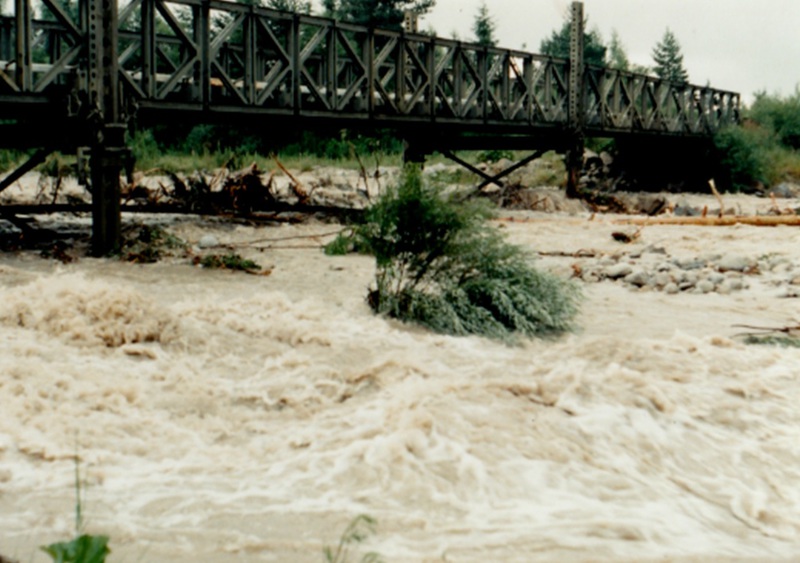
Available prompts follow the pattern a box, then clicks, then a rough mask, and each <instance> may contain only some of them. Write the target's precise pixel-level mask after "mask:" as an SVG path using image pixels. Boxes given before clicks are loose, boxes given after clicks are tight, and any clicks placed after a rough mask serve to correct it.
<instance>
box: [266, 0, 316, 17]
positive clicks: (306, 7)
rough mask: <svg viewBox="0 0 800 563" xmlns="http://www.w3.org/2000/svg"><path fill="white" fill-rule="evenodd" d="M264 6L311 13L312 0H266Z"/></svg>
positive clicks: (285, 10)
mask: <svg viewBox="0 0 800 563" xmlns="http://www.w3.org/2000/svg"><path fill="white" fill-rule="evenodd" d="M264 6H265V7H267V8H271V9H273V10H281V11H284V12H295V13H298V14H310V13H311V2H310V1H307V0H266V1H265V2H264Z"/></svg>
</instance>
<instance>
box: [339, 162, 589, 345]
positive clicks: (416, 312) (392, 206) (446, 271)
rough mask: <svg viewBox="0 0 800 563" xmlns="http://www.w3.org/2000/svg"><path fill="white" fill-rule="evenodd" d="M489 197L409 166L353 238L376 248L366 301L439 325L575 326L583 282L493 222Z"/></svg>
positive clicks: (455, 330) (543, 330) (504, 332)
mask: <svg viewBox="0 0 800 563" xmlns="http://www.w3.org/2000/svg"><path fill="white" fill-rule="evenodd" d="M489 216H490V210H489V209H488V208H487V207H486V206H485V204H484V203H483V202H477V201H471V200H468V201H461V200H457V199H455V198H454V197H452V196H446V195H445V194H443V193H442V190H441V189H439V188H438V187H436V186H433V185H430V184H428V183H426V182H425V181H424V179H423V177H422V175H421V173H420V171H419V169H418V168H416V167H411V166H410V167H407V169H406V171H405V173H404V176H403V178H402V179H401V181H400V182H399V185H398V186H397V187H395V188H393V189H390V190H388V191H387V192H386V193H385V194H384V195H383V196H382V197H381V198H380V200H379V201H378V202H376V204H375V205H373V206H372V207H370V208H369V209H368V210H367V213H366V218H365V221H364V223H363V224H362V225H360V226H358V227H357V228H356V229H355V232H354V235H353V238H354V241H355V244H356V245H357V246H359V247H360V248H362V249H367V250H368V251H369V252H370V253H371V254H373V255H374V256H375V261H376V266H377V272H376V276H375V286H374V287H373V288H372V289H371V291H370V294H369V299H368V301H369V303H370V305H371V307H372V308H373V309H374V310H375V311H376V312H378V313H381V314H385V315H388V316H390V317H394V318H397V319H400V320H403V321H410V322H416V323H419V324H421V325H423V326H426V327H428V328H430V329H432V330H434V331H436V332H442V333H447V334H455V335H466V334H480V335H484V336H489V337H493V338H508V337H510V336H512V335H513V334H515V333H517V334H522V335H526V336H537V335H544V334H549V333H555V332H561V331H565V330H568V329H570V328H571V326H572V320H573V318H574V316H575V314H576V313H577V304H578V299H579V294H578V290H577V288H576V287H575V286H573V285H572V284H571V283H569V282H567V281H564V280H561V279H559V278H557V277H555V276H553V275H551V274H547V273H542V272H539V271H537V270H536V269H535V268H534V267H533V265H532V263H531V257H530V256H529V255H528V254H527V252H526V251H525V250H523V249H522V248H520V247H518V246H514V245H512V244H509V243H508V242H506V241H505V240H504V239H503V238H502V236H501V235H500V233H499V232H498V231H497V230H496V229H495V228H493V227H491V226H490V225H488V223H487V221H486V220H487V219H488V218H489Z"/></svg>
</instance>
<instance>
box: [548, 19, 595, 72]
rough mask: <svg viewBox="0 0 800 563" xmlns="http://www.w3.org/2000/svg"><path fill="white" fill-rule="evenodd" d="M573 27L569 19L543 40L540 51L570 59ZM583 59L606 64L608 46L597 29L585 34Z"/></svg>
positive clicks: (592, 63)
mask: <svg viewBox="0 0 800 563" xmlns="http://www.w3.org/2000/svg"><path fill="white" fill-rule="evenodd" d="M571 27H572V24H571V23H570V20H569V19H567V20H566V21H565V22H564V25H562V26H561V29H558V30H554V31H553V33H552V34H551V35H550V37H548V38H546V39H544V40H542V43H541V46H540V47H539V51H540V52H541V53H542V54H543V55H549V56H551V57H558V58H561V59H568V58H569V44H570V30H571ZM583 59H584V62H585V63H586V64H590V65H595V66H604V65H605V63H606V46H605V45H604V44H603V39H602V37H600V33H599V32H598V31H597V30H592V31H591V32H589V33H586V32H584V34H583Z"/></svg>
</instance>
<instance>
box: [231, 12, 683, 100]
mask: <svg viewBox="0 0 800 563" xmlns="http://www.w3.org/2000/svg"><path fill="white" fill-rule="evenodd" d="M241 1H243V2H247V3H255V4H260V5H263V6H265V7H267V8H272V9H275V10H283V11H288V12H298V13H303V14H311V12H312V5H311V2H310V1H308V0H241ZM435 5H436V0H323V3H322V15H323V16H325V17H332V18H337V19H340V20H343V21H349V22H352V23H356V24H360V25H366V26H374V27H380V28H384V29H394V30H400V29H402V27H403V21H404V19H405V14H406V13H409V12H410V13H412V14H415V15H417V16H421V15H424V14H426V13H428V12H430V11H431V10H432V9H433V8H434V6H435ZM472 34H473V37H472V38H470V39H471V40H473V41H474V42H475V43H478V44H479V45H485V46H487V47H495V46H497V44H498V40H497V22H496V21H495V19H494V17H493V16H492V14H491V13H490V11H489V7H488V5H487V4H486V2H485V1H483V2H481V4H480V5H479V6H478V10H477V12H476V13H475V15H474V18H473V23H472ZM569 40H570V20H569V18H568V17H566V18H565V19H564V23H563V25H562V26H561V27H560V28H559V29H556V30H553V32H552V34H551V35H550V36H549V37H546V38H544V39H543V40H542V42H541V44H540V46H539V52H540V53H541V54H543V55H548V56H551V57H559V58H569ZM652 57H653V65H652V66H650V67H648V66H644V65H640V64H635V63H632V62H631V61H630V59H629V58H628V54H627V52H626V50H625V47H624V46H623V44H622V40H621V39H620V37H619V34H618V33H617V31H616V30H614V31H612V33H611V40H610V41H609V42H608V44H606V43H605V42H604V41H603V38H602V36H601V35H600V32H599V31H597V30H596V29H594V30H591V31H589V32H586V31H585V32H584V60H585V61H586V63H587V64H590V65H595V66H605V67H608V68H612V69H616V70H624V71H630V72H638V73H640V74H655V75H656V76H658V77H659V78H662V79H664V80H668V81H671V82H677V83H681V84H684V83H686V82H688V81H689V74H688V72H687V71H686V69H685V67H684V65H683V54H682V53H681V46H680V43H679V42H678V39H677V37H675V34H674V33H673V32H672V31H671V30H670V29H669V28H667V29H666V31H665V32H664V35H663V36H662V38H661V40H660V41H658V43H656V45H655V46H654V47H653V50H652Z"/></svg>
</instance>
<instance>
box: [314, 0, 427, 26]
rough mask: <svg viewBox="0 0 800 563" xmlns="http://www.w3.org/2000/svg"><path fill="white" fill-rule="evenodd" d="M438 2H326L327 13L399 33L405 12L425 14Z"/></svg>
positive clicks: (407, 0)
mask: <svg viewBox="0 0 800 563" xmlns="http://www.w3.org/2000/svg"><path fill="white" fill-rule="evenodd" d="M435 4H436V0H338V1H337V0H324V3H323V6H324V9H325V11H326V12H330V13H332V14H333V15H334V16H335V17H337V18H339V19H342V20H345V21H349V22H353V23H356V24H359V25H367V26H371V27H378V28H382V29H393V30H397V31H399V30H400V29H402V27H403V20H404V19H405V12H407V11H411V12H416V13H417V14H425V13H427V12H429V11H430V10H431V8H433V6H434V5H435Z"/></svg>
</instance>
